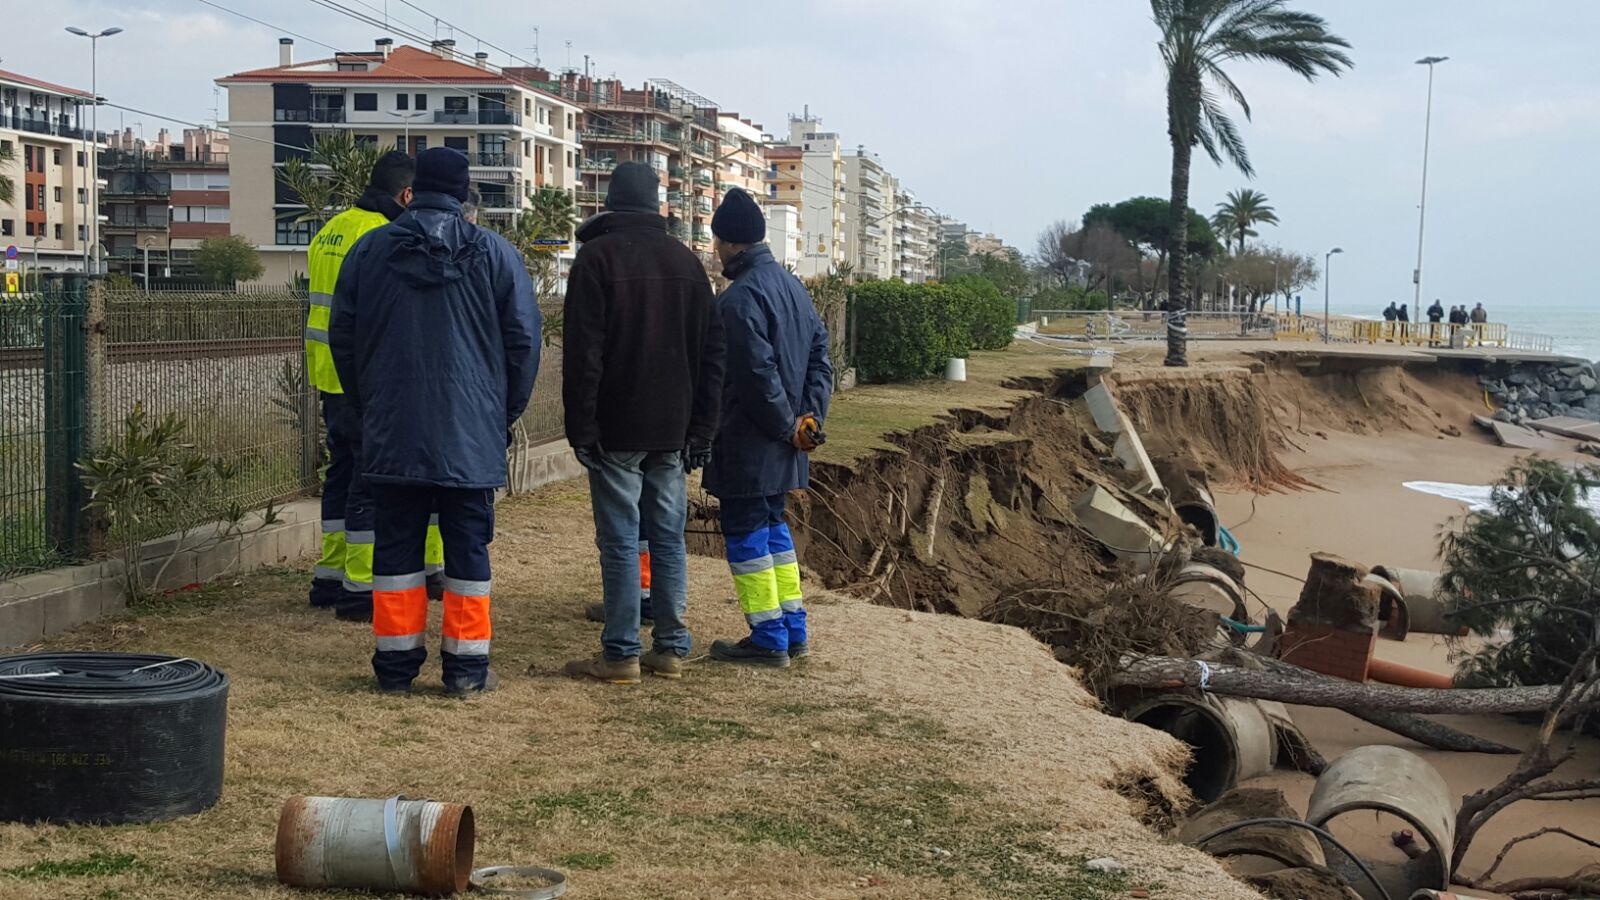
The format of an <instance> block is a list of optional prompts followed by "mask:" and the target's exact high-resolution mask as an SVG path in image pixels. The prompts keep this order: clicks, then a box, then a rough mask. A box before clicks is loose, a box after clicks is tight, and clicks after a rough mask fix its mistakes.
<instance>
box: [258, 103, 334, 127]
mask: <svg viewBox="0 0 1600 900" xmlns="http://www.w3.org/2000/svg"><path fill="white" fill-rule="evenodd" d="M272 121H274V122H309V123H312V124H315V125H338V124H340V123H342V122H343V121H344V108H343V107H340V108H338V109H275V110H273V111H272Z"/></svg>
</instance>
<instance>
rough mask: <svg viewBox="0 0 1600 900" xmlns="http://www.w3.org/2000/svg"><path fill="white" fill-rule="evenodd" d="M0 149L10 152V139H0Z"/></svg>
mask: <svg viewBox="0 0 1600 900" xmlns="http://www.w3.org/2000/svg"><path fill="white" fill-rule="evenodd" d="M0 151H4V152H6V153H10V152H11V142H10V141H0Z"/></svg>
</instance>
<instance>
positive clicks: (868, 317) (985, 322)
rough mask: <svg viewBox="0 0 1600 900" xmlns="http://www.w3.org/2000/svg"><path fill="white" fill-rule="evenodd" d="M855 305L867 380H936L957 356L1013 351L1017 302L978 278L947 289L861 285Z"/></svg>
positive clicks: (861, 370)
mask: <svg viewBox="0 0 1600 900" xmlns="http://www.w3.org/2000/svg"><path fill="white" fill-rule="evenodd" d="M850 301H851V303H852V304H853V305H854V306H855V310H854V312H853V317H854V319H855V326H856V336H855V343H856V359H855V364H856V372H857V375H858V376H859V377H860V378H861V379H862V380H864V381H871V382H886V381H907V380H910V379H914V378H922V377H925V376H928V375H936V374H938V373H940V372H943V371H944V366H945V361H946V360H948V359H950V358H951V357H952V356H960V357H964V356H966V355H967V354H968V353H970V352H971V351H973V350H975V349H976V350H999V349H1002V348H1004V347H1006V346H1008V345H1009V344H1010V343H1011V339H1012V336H1013V334H1014V332H1015V330H1016V320H1017V305H1016V301H1014V300H1012V299H1011V298H1009V297H1007V296H1006V295H1005V294H1003V293H1001V292H1000V289H999V288H997V287H995V285H994V283H993V282H991V281H989V280H988V279H986V278H982V277H979V276H975V275H971V276H960V277H956V278H952V279H949V280H948V281H946V282H945V283H944V284H906V283H905V282H901V281H869V282H866V283H863V284H858V285H856V286H855V288H854V289H853V290H852V293H851V297H850Z"/></svg>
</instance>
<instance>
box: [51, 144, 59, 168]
mask: <svg viewBox="0 0 1600 900" xmlns="http://www.w3.org/2000/svg"><path fill="white" fill-rule="evenodd" d="M50 161H51V162H52V163H55V164H56V165H58V166H59V165H61V150H60V148H56V149H54V150H51V151H50Z"/></svg>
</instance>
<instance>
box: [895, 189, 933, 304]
mask: <svg viewBox="0 0 1600 900" xmlns="http://www.w3.org/2000/svg"><path fill="white" fill-rule="evenodd" d="M894 205H895V214H894V218H893V219H892V221H893V222H894V234H895V238H894V253H895V262H894V265H895V275H896V277H898V278H900V279H902V280H904V281H908V282H911V283H913V284H918V283H921V282H924V281H928V280H930V279H933V278H937V277H938V275H939V271H938V254H939V234H940V232H939V219H938V217H937V216H935V215H934V214H933V213H932V212H931V211H929V210H928V209H927V208H926V207H923V206H918V205H917V197H916V195H915V194H913V193H912V192H911V191H910V190H908V189H907V188H906V187H905V186H904V185H897V186H896V191H895V204H894Z"/></svg>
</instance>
